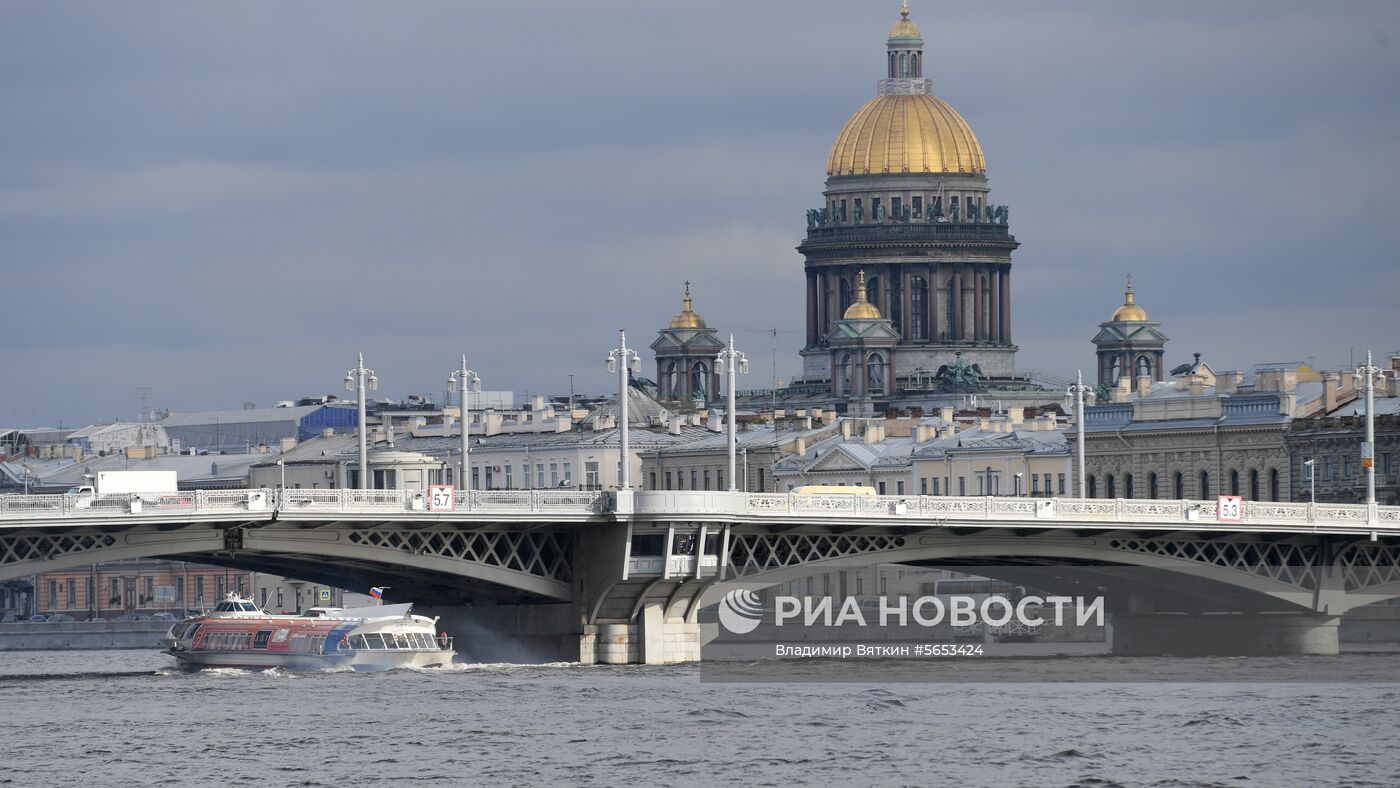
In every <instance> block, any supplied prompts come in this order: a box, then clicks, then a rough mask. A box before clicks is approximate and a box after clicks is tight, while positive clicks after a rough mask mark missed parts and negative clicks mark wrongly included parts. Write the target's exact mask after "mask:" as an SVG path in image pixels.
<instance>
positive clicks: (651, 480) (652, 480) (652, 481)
mask: <svg viewBox="0 0 1400 788" xmlns="http://www.w3.org/2000/svg"><path fill="white" fill-rule="evenodd" d="M647 489H648V490H655V489H656V471H652V472H651V474H650V476H648V481H647Z"/></svg>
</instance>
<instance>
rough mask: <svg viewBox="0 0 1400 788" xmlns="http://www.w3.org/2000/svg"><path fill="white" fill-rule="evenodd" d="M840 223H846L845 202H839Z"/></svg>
mask: <svg viewBox="0 0 1400 788" xmlns="http://www.w3.org/2000/svg"><path fill="white" fill-rule="evenodd" d="M841 221H843V222H844V221H846V201H845V200H842V201H841Z"/></svg>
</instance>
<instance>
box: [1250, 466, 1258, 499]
mask: <svg viewBox="0 0 1400 788" xmlns="http://www.w3.org/2000/svg"><path fill="white" fill-rule="evenodd" d="M1249 500H1251V501H1257V500H1259V471H1257V470H1250V472H1249Z"/></svg>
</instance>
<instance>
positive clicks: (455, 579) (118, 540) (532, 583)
mask: <svg viewBox="0 0 1400 788" xmlns="http://www.w3.org/2000/svg"><path fill="white" fill-rule="evenodd" d="M573 539H574V535H573V533H572V532H571V531H568V530H561V529H559V528H555V527H551V526H550V525H547V524H544V525H542V524H539V523H536V524H532V525H530V526H529V527H520V526H512V525H502V524H494V525H493V524H482V523H467V524H451V525H444V524H417V523H412V524H404V523H385V522H363V521H354V522H348V521H336V520H325V521H295V522H286V521H283V522H268V521H250V522H241V523H225V522H168V521H167V522H159V523H135V524H126V523H122V524H100V525H92V526H80V527H69V528H64V527H54V526H46V527H43V528H35V529H8V530H6V531H3V532H0V580H3V579H10V578H15V577H23V576H26V575H31V574H35V573H38V572H43V571H49V570H55V569H64V568H69V567H74V566H84V565H87V564H91V563H101V562H104V561H117V560H124V559H134V558H166V559H172V560H181V561H194V562H199V563H204V564H210V565H213V566H225V567H229V568H233V569H245V570H249V571H254V572H266V573H269V574H275V575H282V576H286V577H292V578H297V579H300V580H306V581H309V582H313V583H320V584H324V585H330V586H335V587H338V588H350V589H368V588H369V587H370V586H390V587H391V588H392V589H393V591H392V595H393V596H394V597H396V598H400V599H412V600H414V601H416V602H419V603H421V604H431V605H466V604H474V603H480V602H483V601H485V602H491V603H521V602H558V601H567V600H569V599H571V598H572V596H573V592H572V589H571V587H570V581H571V578H572V573H573V563H572V551H573Z"/></svg>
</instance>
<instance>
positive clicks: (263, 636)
mask: <svg viewBox="0 0 1400 788" xmlns="http://www.w3.org/2000/svg"><path fill="white" fill-rule="evenodd" d="M271 639H272V630H270V629H264V630H261V631H259V632H258V634H257V636H256V637H254V638H253V648H267V641H269V640H271Z"/></svg>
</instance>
